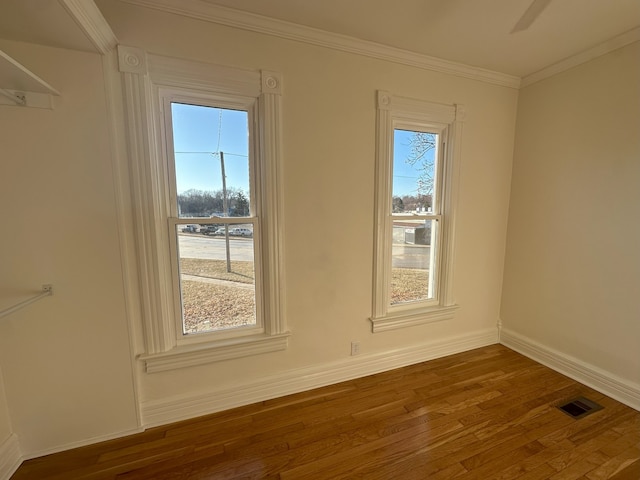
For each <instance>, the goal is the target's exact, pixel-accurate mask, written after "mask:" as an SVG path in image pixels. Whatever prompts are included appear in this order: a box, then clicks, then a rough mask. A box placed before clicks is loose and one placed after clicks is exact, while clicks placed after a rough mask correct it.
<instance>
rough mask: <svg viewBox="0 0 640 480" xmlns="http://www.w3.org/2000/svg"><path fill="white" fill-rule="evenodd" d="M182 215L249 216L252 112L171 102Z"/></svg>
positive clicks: (185, 216)
mask: <svg viewBox="0 0 640 480" xmlns="http://www.w3.org/2000/svg"><path fill="white" fill-rule="evenodd" d="M171 115H172V122H173V148H174V157H175V173H176V192H177V197H178V198H177V201H178V216H179V217H181V218H189V217H210V216H211V215H216V216H220V217H222V216H230V217H247V216H249V215H250V212H249V199H250V198H251V194H250V191H249V116H248V113H247V112H244V111H239V110H229V109H225V108H213V107H205V106H201V105H186V104H182V103H172V104H171Z"/></svg>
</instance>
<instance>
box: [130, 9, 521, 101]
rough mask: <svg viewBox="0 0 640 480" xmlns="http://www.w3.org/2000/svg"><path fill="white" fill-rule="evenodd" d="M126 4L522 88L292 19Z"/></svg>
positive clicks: (516, 81) (514, 80)
mask: <svg viewBox="0 0 640 480" xmlns="http://www.w3.org/2000/svg"><path fill="white" fill-rule="evenodd" d="M122 1H123V2H125V3H129V4H132V5H138V6H142V7H147V8H153V9H156V10H161V11H164V12H168V13H173V14H176V15H182V16H185V17H190V18H195V19H198V20H203V21H207V22H211V23H217V24H220V25H225V26H228V27H234V28H239V29H242V30H249V31H252V32H257V33H263V34H267V35H273V36H276V37H280V38H284V39H287V40H294V41H297V42H303V43H307V44H311V45H316V46H321V47H326V48H331V49H334V50H339V51H343V52H348V53H354V54H357V55H363V56H367V57H372V58H376V59H379V60H386V61H389V62H394V63H399V64H402V65H408V66H411V67H417V68H422V69H425V70H431V71H435V72H440V73H446V74H449V75H455V76H458V77H463V78H470V79H473V80H477V81H481V82H486V83H490V84H494V85H500V86H504V87H510V88H516V89H517V88H519V87H520V78H519V77H516V76H513V75H507V74H504V73H499V72H494V71H491V70H486V69H483V68H478V67H472V66H469V65H464V64H461V63H456V62H451V61H448V60H443V59H441V58H436V57H431V56H428V55H422V54H419V53H415V52H410V51H407V50H403V49H400V48H395V47H389V46H386V45H381V44H379V43H375V42H370V41H366V40H359V39H357V38H353V37H350V36H347V35H341V34H337V33H330V32H326V31H324V30H319V29H316V28H311V27H306V26H303V25H297V24H295V23H291V22H285V21H282V20H276V19H273V18H269V17H265V16H262V15H256V14H253V13H248V12H243V11H240V10H235V9H232V8H227V7H221V6H218V5H213V4H211V3H207V2H205V1H203V0H122Z"/></svg>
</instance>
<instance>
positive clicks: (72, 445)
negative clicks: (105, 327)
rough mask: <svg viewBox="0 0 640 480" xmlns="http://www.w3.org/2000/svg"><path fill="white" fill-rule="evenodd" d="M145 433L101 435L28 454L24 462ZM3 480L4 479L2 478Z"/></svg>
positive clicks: (139, 430)
mask: <svg viewBox="0 0 640 480" xmlns="http://www.w3.org/2000/svg"><path fill="white" fill-rule="evenodd" d="M140 432H144V428H142V427H140V428H134V429H131V430H125V431H121V432H117V433H110V434H108V435H100V436H98V437H91V438H88V439H86V440H80V441H79V442H71V443H66V444H64V445H60V446H57V447H53V448H47V449H45V450H38V451H35V452H26V453H24V454H23V455H22V460H31V459H32V458H38V457H44V456H45V455H52V454H54V453H59V452H65V451H67V450H73V449H74V448H80V447H86V446H87V445H93V444H95V443H100V442H106V441H107V440H114V439H116V438H122V437H126V436H129V435H135V434H136V433H140ZM0 480H2V477H0Z"/></svg>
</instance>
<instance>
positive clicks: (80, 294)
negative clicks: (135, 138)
mask: <svg viewBox="0 0 640 480" xmlns="http://www.w3.org/2000/svg"><path fill="white" fill-rule="evenodd" d="M0 48H2V49H3V50H4V51H5V52H7V53H8V54H10V55H11V56H13V57H14V58H16V59H17V60H18V61H20V62H21V63H23V64H25V65H26V66H27V67H29V68H31V69H32V70H33V71H34V72H35V73H37V74H38V75H39V76H41V77H42V78H44V79H46V81H47V82H49V83H50V84H51V85H53V86H54V87H55V88H57V89H58V90H59V91H60V92H61V96H60V97H59V98H56V102H55V103H56V105H55V109H54V110H42V109H35V108H22V107H17V106H0V145H1V148H0V152H1V153H0V155H1V156H2V161H1V165H2V174H1V175H0V204H2V205H3V211H4V215H5V219H4V221H3V229H2V232H3V234H2V236H0V265H2V268H1V269H0V291H1V292H2V296H1V297H0V309H4V308H7V307H9V306H10V305H12V304H14V303H17V302H19V301H21V300H24V299H25V298H28V297H29V296H30V295H33V293H34V292H35V293H37V292H38V290H39V289H40V287H41V285H42V284H45V283H51V284H53V286H54V295H53V296H52V297H46V298H44V299H42V300H40V301H39V302H37V303H35V304H32V305H30V306H28V307H27V308H25V309H23V310H20V311H19V312H16V313H14V314H12V315H10V316H7V317H4V318H3V319H1V320H0V367H1V368H2V371H3V374H4V384H5V392H6V400H7V403H8V407H9V411H10V412H11V421H12V424H13V431H14V432H15V433H16V435H17V436H18V439H19V441H20V445H21V447H22V449H23V452H24V453H25V454H26V455H27V456H32V455H36V454H40V453H44V452H47V451H49V450H51V449H59V448H66V447H68V446H71V445H74V444H76V443H77V442H84V441H87V440H92V439H97V438H104V437H108V436H112V435H119V434H121V433H122V432H130V431H132V430H133V429H136V428H137V418H136V403H135V400H134V394H133V388H132V385H133V375H132V369H131V362H130V348H129V338H128V327H127V320H126V315H125V304H124V295H123V286H122V269H121V267H120V252H119V244H118V233H117V227H118V225H117V222H116V209H115V201H114V184H113V174H112V171H111V168H112V167H111V154H110V144H109V136H108V122H107V117H106V102H105V93H104V81H103V73H102V61H101V57H100V56H99V55H97V54H88V53H80V52H71V51H65V50H60V49H54V48H47V47H40V46H34V45H29V44H22V43H17V42H9V41H2V42H0ZM1 401H2V400H1V396H0V402H1ZM1 410H3V409H2V405H0V428H2V420H1V418H2V412H1ZM0 433H2V430H0Z"/></svg>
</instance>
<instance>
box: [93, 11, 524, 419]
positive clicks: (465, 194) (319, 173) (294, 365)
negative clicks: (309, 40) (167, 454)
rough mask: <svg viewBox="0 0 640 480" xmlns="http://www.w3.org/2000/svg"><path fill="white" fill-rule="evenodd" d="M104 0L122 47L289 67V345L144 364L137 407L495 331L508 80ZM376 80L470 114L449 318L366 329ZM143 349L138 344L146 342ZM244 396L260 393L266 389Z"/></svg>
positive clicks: (171, 404)
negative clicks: (154, 366)
mask: <svg viewBox="0 0 640 480" xmlns="http://www.w3.org/2000/svg"><path fill="white" fill-rule="evenodd" d="M100 6H101V8H102V7H104V8H103V13H104V14H105V17H106V18H107V20H108V21H109V23H110V24H111V26H112V28H113V30H114V32H115V33H116V35H117V37H118V39H119V40H120V42H121V43H122V44H124V45H130V46H135V47H140V48H143V49H146V50H147V51H149V52H151V53H154V54H161V55H167V56H172V57H182V58H189V59H193V60H198V61H205V62H210V63H214V64H222V65H232V66H239V67H244V68H251V69H256V70H257V69H267V70H275V71H279V72H281V73H282V74H283V85H284V87H283V88H284V94H283V118H284V128H283V136H284V148H283V153H284V177H285V180H284V190H285V191H284V198H285V226H286V232H285V244H286V248H285V254H286V258H285V268H286V278H287V304H286V312H287V317H288V322H289V326H290V329H291V332H292V336H291V339H290V346H289V348H288V350H287V351H285V352H277V353H272V354H267V355H262V356H260V357H247V358H241V359H237V360H233V361H225V362H221V363H217V364H210V365H203V366H199V367H195V368H183V369H179V370H174V371H169V372H162V373H154V374H146V373H143V372H140V387H141V388H140V395H141V400H142V405H143V411H146V412H149V411H150V410H151V409H154V410H163V409H165V413H166V415H165V416H164V417H162V415H160V416H159V417H158V418H161V417H162V418H165V419H166V418H175V417H172V415H173V416H175V415H180V414H182V415H188V414H190V412H192V411H198V410H197V409H196V410H189V409H188V407H191V406H193V404H194V403H197V402H202V405H203V409H206V408H218V407H220V405H223V403H221V402H222V401H221V400H220V398H221V395H220V392H221V391H224V392H226V393H229V398H230V400H229V401H230V402H233V401H234V400H235V401H239V400H238V399H239V398H240V397H241V396H242V395H241V393H240V392H242V391H246V388H248V387H247V386H248V385H249V386H251V385H253V386H256V385H258V384H260V385H262V386H264V383H269V384H271V385H274V384H276V383H277V382H278V381H280V380H283V379H287V378H290V377H293V376H295V375H297V374H298V373H300V372H303V371H304V372H305V373H308V372H318V371H331V370H332V369H336V370H338V369H341V372H343V373H344V372H345V371H348V372H358V371H362V370H358V368H359V367H361V366H362V365H363V362H365V361H366V359H368V358H371V356H375V355H378V357H377V358H384V357H387V358H393V356H394V355H398V352H403V351H405V350H406V349H410V348H414V347H415V348H418V347H421V346H424V345H427V344H429V343H434V342H436V343H437V342H441V343H447V342H449V341H450V339H459V338H460V337H463V336H466V335H473V334H476V333H480V334H487V333H488V335H489V337H490V338H492V339H493V340H489V341H494V342H495V341H497V328H496V324H497V321H498V316H499V305H500V292H501V288H502V262H503V257H504V246H505V240H506V220H507V210H508V198H509V188H510V178H511V159H512V152H513V134H514V128H515V127H514V125H515V113H516V100H517V91H516V90H514V89H511V88H506V87H500V86H496V85H490V84H486V83H482V82H478V81H474V80H470V79H463V78H459V77H455V76H450V75H445V74H440V73H435V72H431V71H426V70H421V69H416V68H411V67H407V66H401V65H398V64H395V63H390V62H384V61H380V60H375V59H372V58H366V57H362V56H357V55H352V54H347V53H343V52H337V51H333V50H329V49H325V48H321V47H315V46H309V45H306V44H303V43H299V42H293V41H288V40H283V39H279V38H275V37H269V36H265V35H260V34H256V33H250V32H246V31H241V30H236V29H232V28H227V27H222V26H220V25H216V24H212V23H206V22H203V21H195V20H190V19H187V18H183V17H178V16H172V15H169V14H165V13H161V12H157V11H154V10H147V9H143V8H140V7H134V6H131V5H128V4H125V3H123V2H100ZM379 89H382V90H388V91H390V92H392V93H393V94H397V95H402V96H407V97H414V98H419V99H424V100H429V101H433V102H440V103H448V104H451V103H458V104H464V105H465V107H466V112H467V118H466V121H465V125H464V129H463V134H462V136H463V140H462V157H463V165H462V173H461V182H460V196H459V207H460V209H459V216H458V225H457V245H456V247H457V257H456V266H455V297H456V300H457V301H458V303H459V304H460V306H461V308H460V310H459V312H458V313H457V315H456V318H455V319H454V320H451V321H446V322H440V323H434V324H431V325H426V326H421V327H414V328H410V329H405V330H397V331H390V332H385V333H378V334H375V335H373V334H372V333H371V325H370V322H369V321H368V318H369V317H370V316H371V302H372V268H373V264H372V255H373V238H374V225H373V220H374V211H373V200H374V190H373V188H374V164H375V113H376V109H375V98H376V95H375V92H376V91H377V90H379ZM138 328H139V327H138ZM485 338H486V337H485ZM351 340H359V341H360V342H361V351H362V354H361V355H360V357H357V358H350V357H349V353H350V342H351ZM137 348H138V351H137V353H141V352H142V347H141V346H140V345H138V347H137ZM305 368H306V369H308V370H304V369H305ZM301 369H303V370H301ZM288 376H289V377H288ZM301 377H302V375H301ZM304 379H306V377H305V378H304ZM302 380H303V378H300V381H302ZM260 382H263V383H260ZM283 382H284V380H283ZM284 383H286V382H284ZM293 383H295V382H293ZM256 388H257V387H256ZM243 389H245V390H243ZM254 391H255V390H254ZM261 392H264V390H262V391H261ZM271 393H273V391H271ZM261 394H262V393H261ZM231 397H234V398H231ZM243 398H245V397H243ZM246 398H251V399H252V400H253V401H256V400H259V399H260V396H259V395H258V394H254V397H251V396H250V395H249V396H248V397H246ZM216 402H218V403H216ZM172 409H173V410H172ZM199 411H202V410H199ZM158 418H154V419H153V420H152V421H158Z"/></svg>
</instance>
